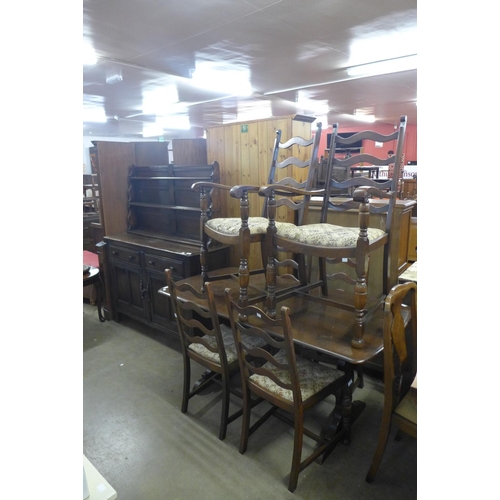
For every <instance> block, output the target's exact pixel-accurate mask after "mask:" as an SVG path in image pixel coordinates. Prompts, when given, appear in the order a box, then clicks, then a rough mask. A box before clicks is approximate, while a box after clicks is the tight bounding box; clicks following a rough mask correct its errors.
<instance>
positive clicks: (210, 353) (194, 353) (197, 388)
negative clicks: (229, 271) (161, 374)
mask: <svg viewBox="0 0 500 500" xmlns="http://www.w3.org/2000/svg"><path fill="white" fill-rule="evenodd" d="M165 277H166V282H167V287H168V292H169V295H170V299H171V303H172V306H173V311H174V313H175V318H176V321H177V327H178V330H179V336H180V341H181V349H182V356H183V361H184V383H183V391H182V405H181V411H182V413H186V412H187V410H188V403H189V400H190V399H191V398H192V397H193V396H195V395H196V394H199V393H200V392H201V391H203V390H204V389H205V388H206V387H207V386H208V385H209V384H211V383H212V382H215V381H219V379H220V383H221V386H222V408H221V419H220V428H219V439H221V440H223V439H224V438H225V437H226V431H227V426H228V424H229V423H231V422H232V421H233V420H235V419H236V418H238V417H239V416H241V413H242V410H241V409H240V410H238V411H236V412H235V413H233V414H232V415H231V416H230V415H229V398H230V377H231V376H232V374H233V373H235V372H236V371H238V369H239V365H238V356H237V354H236V348H235V345H234V338H233V334H232V331H231V329H230V328H229V327H228V326H227V325H224V324H221V323H220V322H219V317H218V315H217V309H216V306H215V299H214V295H213V291H212V289H211V286H210V284H207V285H206V287H205V291H203V292H201V291H200V290H196V289H195V288H194V287H192V286H191V285H189V284H186V283H180V284H177V283H175V282H174V280H173V279H172V271H171V270H170V269H166V270H165ZM255 345H262V342H257V343H255ZM191 360H193V361H195V362H196V363H198V364H200V365H201V366H203V367H205V368H207V370H208V371H209V372H208V373H209V375H207V376H205V377H204V380H203V382H202V383H196V384H194V386H193V389H191Z"/></svg>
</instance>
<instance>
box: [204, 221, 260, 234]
mask: <svg viewBox="0 0 500 500" xmlns="http://www.w3.org/2000/svg"><path fill="white" fill-rule="evenodd" d="M268 223H269V222H268V220H267V217H249V218H248V227H249V229H250V234H265V233H266V230H267V225H268ZM206 226H207V227H208V228H210V229H212V230H213V231H217V232H218V233H222V234H227V235H233V236H236V235H238V234H239V232H240V228H241V218H240V217H227V218H225V217H220V218H218V219H210V220H208V221H207V222H206Z"/></svg>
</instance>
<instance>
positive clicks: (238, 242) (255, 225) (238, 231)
mask: <svg viewBox="0 0 500 500" xmlns="http://www.w3.org/2000/svg"><path fill="white" fill-rule="evenodd" d="M321 128H322V126H321V123H318V124H317V127H316V132H315V134H314V135H313V137H312V138H311V139H304V138H302V137H299V136H297V137H292V138H291V139H289V140H288V141H285V142H281V130H277V132H276V138H275V141H274V147H273V154H272V160H271V164H270V168H269V175H268V178H267V185H270V184H272V185H275V184H278V185H291V186H294V187H302V188H304V189H311V188H312V187H313V186H314V184H315V182H316V180H317V170H318V148H319V142H320V139H321ZM283 155H285V156H286V158H285V159H284V160H283V161H279V157H280V156H283ZM301 158H306V159H305V160H302V159H301ZM290 171H292V173H293V172H295V174H293V175H292V176H290V175H287V176H285V177H283V172H290ZM297 172H300V173H299V174H297ZM302 172H303V173H302ZM285 175H286V174H285ZM294 176H296V177H298V179H296V178H295V177H294ZM192 188H193V189H195V190H199V191H200V206H201V228H200V231H201V251H200V260H201V276H202V283H205V282H206V281H210V280H213V279H220V278H226V277H227V276H224V275H221V274H220V273H218V274H217V275H215V276H211V275H210V274H209V270H208V248H209V245H210V243H211V242H212V241H213V240H215V241H218V242H220V243H222V244H226V245H234V246H237V247H238V252H239V268H238V281H239V288H240V298H239V301H240V304H246V303H247V300H248V286H249V282H250V275H251V274H255V273H262V272H264V265H262V266H260V267H259V268H258V269H253V270H250V269H249V265H248V261H249V256H250V245H251V244H252V243H260V245H261V250H262V257H263V262H264V263H265V262H267V257H265V256H264V252H265V245H264V243H263V242H264V237H265V235H266V231H267V225H268V219H267V204H266V203H262V210H261V215H260V216H259V217H250V215H249V214H250V206H249V194H252V193H257V192H258V191H259V189H260V188H261V186H256V185H237V186H225V185H222V184H214V183H210V182H197V183H195V184H193V186H192ZM214 189H219V190H222V191H224V190H225V191H229V194H230V196H231V197H233V198H235V199H239V203H240V217H219V218H211V215H212V202H211V192H212V191H213V190H214ZM258 200H259V203H261V201H260V199H258ZM256 201H257V199H256Z"/></svg>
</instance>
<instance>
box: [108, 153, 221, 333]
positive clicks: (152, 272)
mask: <svg viewBox="0 0 500 500" xmlns="http://www.w3.org/2000/svg"><path fill="white" fill-rule="evenodd" d="M218 178H219V170H218V164H217V162H214V163H213V164H211V165H172V164H170V165H153V166H136V165H132V166H130V168H129V175H128V189H127V196H128V202H127V230H126V231H125V232H122V233H117V234H111V235H110V234H108V235H105V236H104V242H105V246H104V247H102V248H101V252H102V253H103V260H104V262H105V266H106V273H105V275H106V279H107V280H108V282H109V286H108V287H107V289H108V290H109V298H108V310H107V313H108V315H109V316H110V317H111V318H112V319H116V320H119V319H120V315H121V314H124V315H126V316H130V317H132V318H135V319H138V320H140V321H142V322H145V323H147V324H148V325H150V326H153V327H157V328H161V329H167V330H170V331H172V332H177V326H176V323H175V319H174V317H173V314H172V311H171V308H170V302H169V300H168V298H167V297H165V296H164V295H160V294H159V293H158V291H159V289H160V288H163V287H165V286H166V282H165V274H164V273H165V269H171V270H172V273H173V276H174V279H177V280H179V279H183V278H187V277H190V276H194V275H197V274H200V272H201V268H200V246H201V242H200V214H201V212H200V201H199V194H198V193H197V192H195V191H193V190H192V189H191V185H192V184H193V183H194V182H196V181H200V180H206V181H213V182H217V181H218ZM228 259H229V248H228V247H227V246H222V245H214V246H213V247H212V248H211V249H210V251H209V266H210V269H218V268H221V267H226V266H227V262H228Z"/></svg>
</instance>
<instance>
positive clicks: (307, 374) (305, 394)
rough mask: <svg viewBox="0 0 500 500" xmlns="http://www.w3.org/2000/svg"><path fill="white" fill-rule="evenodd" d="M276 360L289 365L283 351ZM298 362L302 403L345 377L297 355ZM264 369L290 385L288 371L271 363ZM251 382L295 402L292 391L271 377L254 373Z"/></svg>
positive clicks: (334, 369) (339, 372)
mask: <svg viewBox="0 0 500 500" xmlns="http://www.w3.org/2000/svg"><path fill="white" fill-rule="evenodd" d="M274 358H275V359H276V360H277V361H278V362H280V363H284V364H288V361H287V359H286V353H285V351H284V350H283V349H281V350H280V351H278V352H277V353H276V354H275V355H274ZM296 361H297V371H298V374H299V384H300V392H301V395H302V401H306V400H307V399H309V398H310V397H311V396H313V395H314V394H316V393H318V392H319V391H321V389H323V388H324V387H326V386H327V385H328V384H331V383H332V382H334V381H335V380H337V379H339V378H340V377H342V376H343V375H344V373H343V372H341V371H340V370H337V369H336V368H333V367H328V366H324V365H320V364H319V363H314V362H312V361H309V360H308V359H306V358H303V357H301V356H298V355H296ZM263 367H264V368H266V369H268V370H269V371H272V372H273V373H274V374H275V375H276V376H277V377H278V378H279V380H281V381H282V382H285V383H288V384H289V383H290V375H289V372H288V370H280V369H278V368H276V367H275V366H274V365H273V364H272V363H269V362H267V363H266V364H265V365H264V366H263ZM250 380H252V381H253V382H254V383H255V384H257V385H259V386H260V387H262V389H264V390H265V391H267V392H271V393H273V394H276V395H277V396H279V397H281V398H282V399H285V400H286V401H290V402H293V394H292V391H291V390H289V389H283V387H280V386H279V385H278V384H276V383H275V382H273V381H272V380H271V379H270V378H269V377H266V376H264V375H258V374H256V373H254V374H253V375H252V376H251V377H250Z"/></svg>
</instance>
